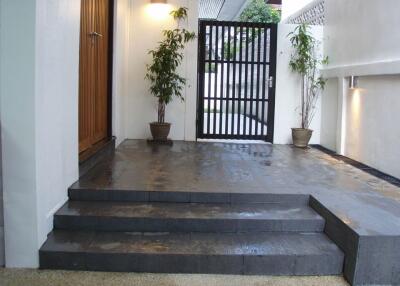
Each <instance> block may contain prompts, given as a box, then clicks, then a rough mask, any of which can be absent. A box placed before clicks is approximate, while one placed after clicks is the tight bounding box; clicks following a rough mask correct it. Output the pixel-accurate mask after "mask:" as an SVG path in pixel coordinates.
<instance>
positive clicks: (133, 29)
mask: <svg viewBox="0 0 400 286" xmlns="http://www.w3.org/2000/svg"><path fill="white" fill-rule="evenodd" d="M168 3H169V4H170V9H172V8H173V7H175V8H176V7H179V6H185V7H188V8H189V20H188V23H187V24H186V25H185V26H187V28H188V29H189V30H192V31H196V32H197V26H198V1H192V0H174V1H168ZM130 5H131V10H130V13H131V16H130V19H131V20H130V24H129V26H130V36H129V38H130V40H129V42H130V46H129V67H128V73H127V74H128V86H127V93H128V94H127V95H126V96H125V98H124V109H123V110H124V118H123V122H122V125H123V126H124V127H123V129H124V132H123V133H124V135H125V137H126V138H130V139H147V138H149V137H151V135H150V129H149V122H153V121H156V120H157V101H156V99H155V98H154V97H153V96H151V94H150V92H149V82H148V81H146V80H145V79H144V76H145V74H146V64H149V63H150V62H151V57H150V56H149V55H148V51H149V50H150V49H154V48H155V47H156V46H157V43H158V42H159V41H160V40H162V30H163V29H169V28H174V27H175V26H176V23H175V22H174V21H173V19H172V17H170V16H168V17H165V18H162V19H161V18H154V17H152V16H151V15H150V14H149V10H148V9H149V7H150V4H149V1H148V0H131V3H130ZM180 70H181V74H182V75H183V76H185V77H186V78H187V79H188V82H187V86H186V89H185V103H182V102H180V100H178V99H175V100H174V101H173V102H172V103H171V104H170V105H168V106H167V112H166V121H168V122H171V123H172V129H171V134H170V137H171V138H172V139H174V140H184V139H185V140H195V138H196V133H195V130H196V89H197V44H196V41H194V42H192V43H191V44H190V45H188V47H187V49H186V53H185V60H184V62H183V64H182V66H181V69H180Z"/></svg>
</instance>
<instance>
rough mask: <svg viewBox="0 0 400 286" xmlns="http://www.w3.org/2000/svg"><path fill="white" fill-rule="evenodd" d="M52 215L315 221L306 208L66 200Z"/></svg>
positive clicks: (312, 213)
mask: <svg viewBox="0 0 400 286" xmlns="http://www.w3.org/2000/svg"><path fill="white" fill-rule="evenodd" d="M55 215H56V216H79V217H100V218H101V217H105V218H107V217H112V218H132V219H134V218H149V219H192V220H194V219H198V220H239V219H240V220H302V221H310V220H313V221H315V220H318V221H321V222H323V221H324V219H323V218H322V217H321V216H320V215H319V214H317V213H316V212H315V211H314V210H313V209H312V208H310V207H309V206H293V205H286V204H199V203H134V202H85V201H69V202H67V203H66V204H65V205H64V206H63V207H62V208H61V209H60V210H59V211H57V213H56V214H55Z"/></svg>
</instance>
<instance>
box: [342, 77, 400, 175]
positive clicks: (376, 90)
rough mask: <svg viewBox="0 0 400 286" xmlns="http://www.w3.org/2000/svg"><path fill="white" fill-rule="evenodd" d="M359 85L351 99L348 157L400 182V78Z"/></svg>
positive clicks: (365, 81)
mask: <svg viewBox="0 0 400 286" xmlns="http://www.w3.org/2000/svg"><path fill="white" fill-rule="evenodd" d="M359 85H360V87H361V88H360V89H357V90H354V91H351V92H349V94H348V95H347V111H346V129H347V131H346V137H345V146H346V147H345V154H346V155H347V156H349V157H351V158H353V159H355V160H357V161H361V162H363V163H365V164H367V165H370V166H374V167H375V168H377V169H379V170H383V171H384V172H386V173H389V174H391V175H394V176H395V177H397V178H400V166H399V158H400V148H399V146H400V126H399V122H400V112H399V109H400V96H399V94H400V75H392V76H371V77H361V78H360V79H359Z"/></svg>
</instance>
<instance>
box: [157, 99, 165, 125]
mask: <svg viewBox="0 0 400 286" xmlns="http://www.w3.org/2000/svg"><path fill="white" fill-rule="evenodd" d="M164 122H165V102H164V101H162V100H159V101H158V123H164Z"/></svg>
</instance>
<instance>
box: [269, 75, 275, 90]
mask: <svg viewBox="0 0 400 286" xmlns="http://www.w3.org/2000/svg"><path fill="white" fill-rule="evenodd" d="M268 87H269V88H273V87H274V77H273V76H270V77H269V79H268Z"/></svg>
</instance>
